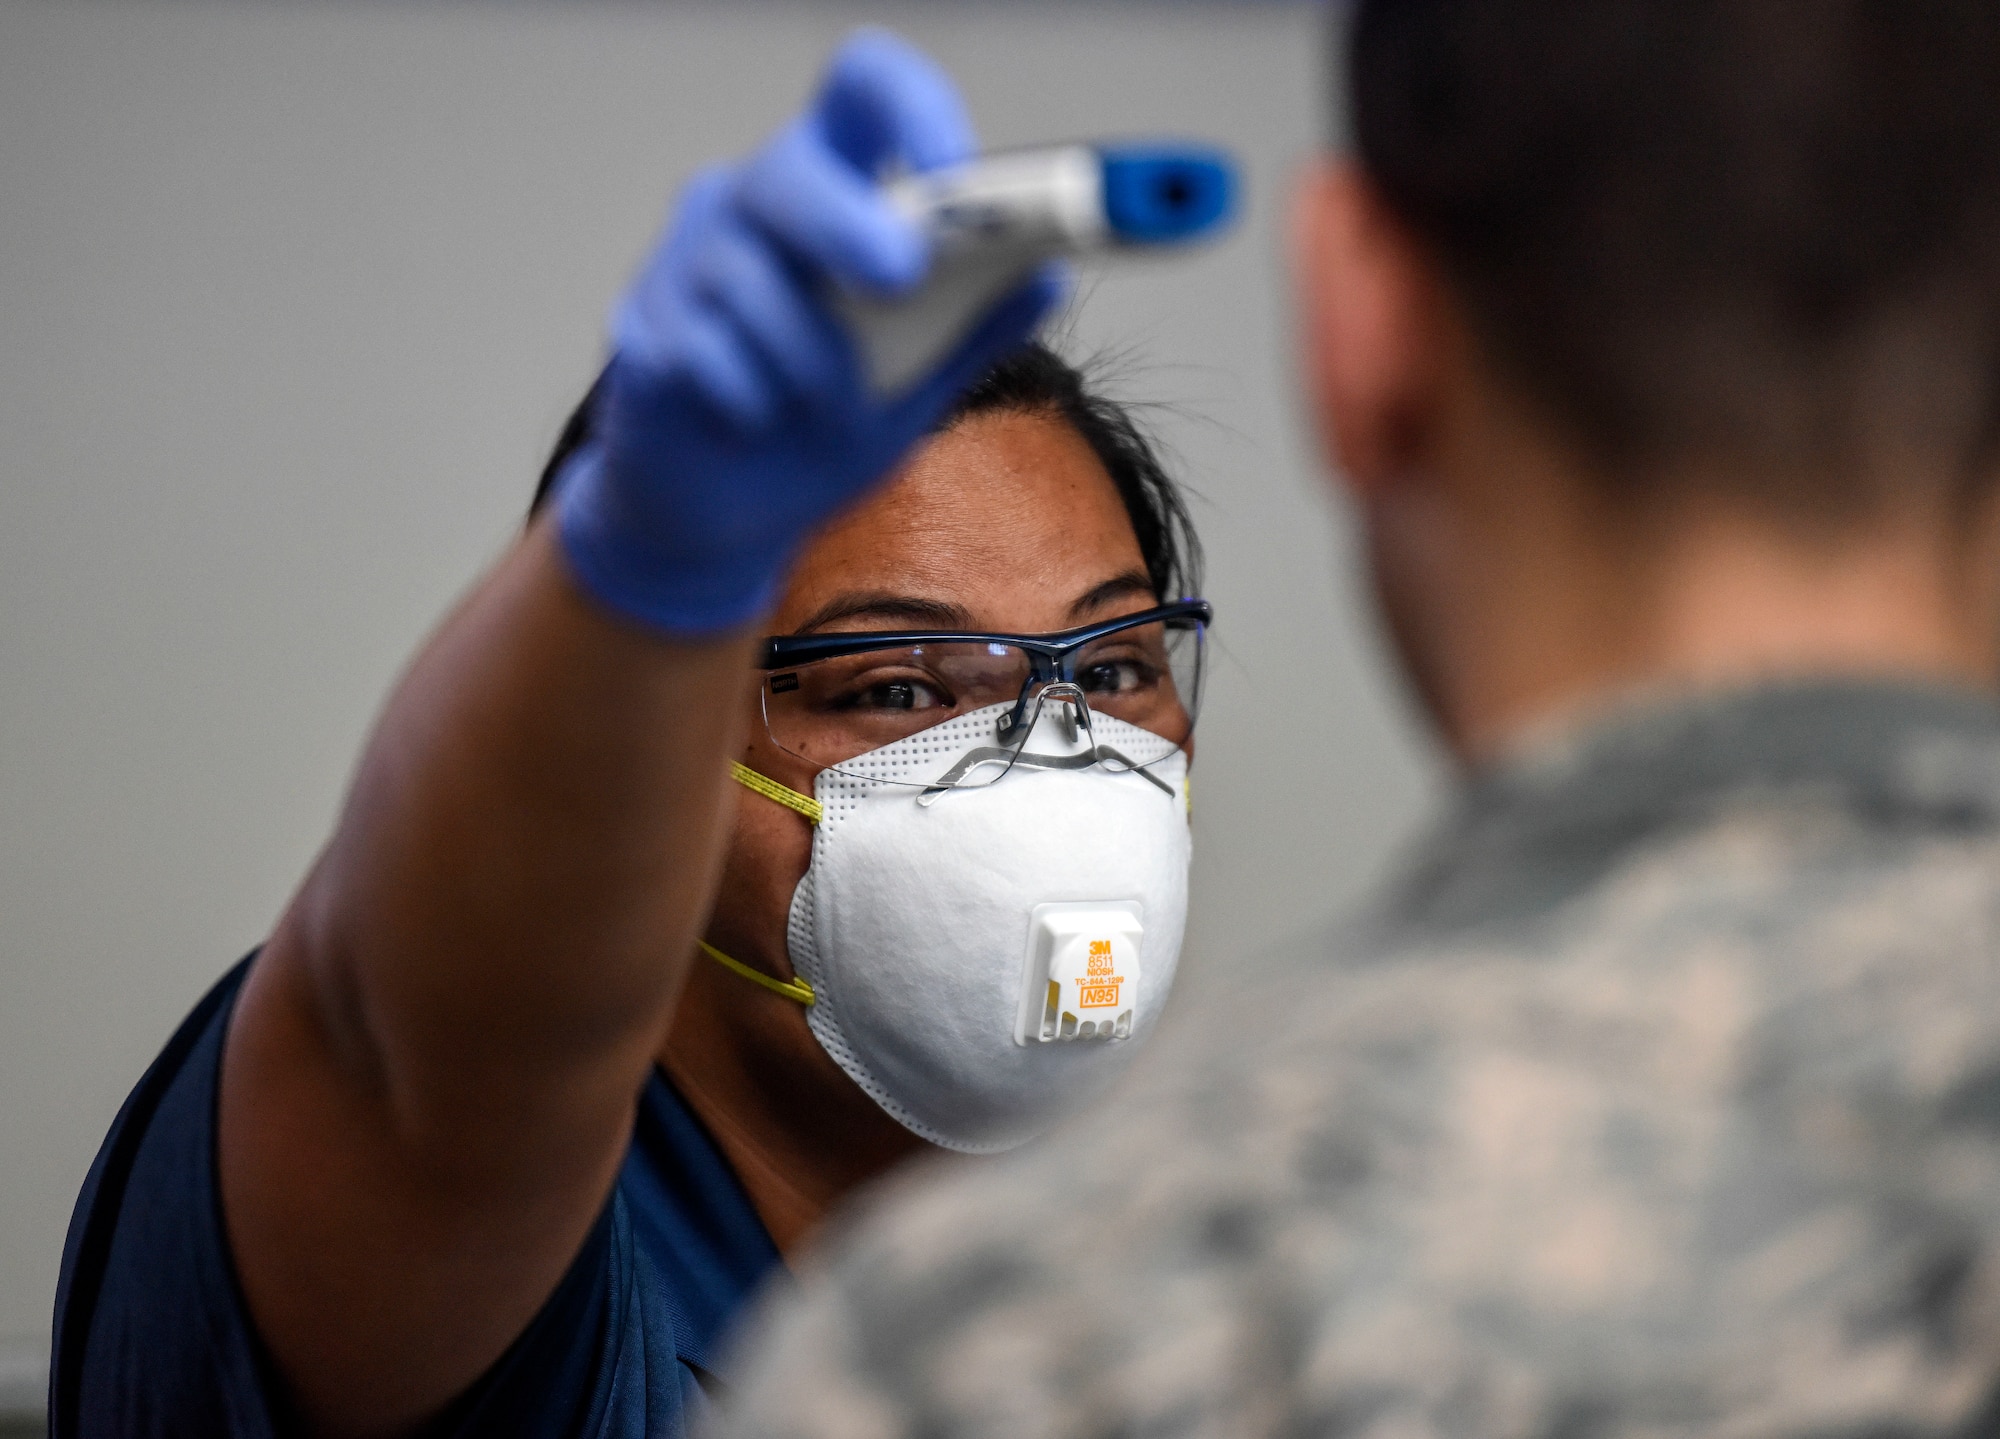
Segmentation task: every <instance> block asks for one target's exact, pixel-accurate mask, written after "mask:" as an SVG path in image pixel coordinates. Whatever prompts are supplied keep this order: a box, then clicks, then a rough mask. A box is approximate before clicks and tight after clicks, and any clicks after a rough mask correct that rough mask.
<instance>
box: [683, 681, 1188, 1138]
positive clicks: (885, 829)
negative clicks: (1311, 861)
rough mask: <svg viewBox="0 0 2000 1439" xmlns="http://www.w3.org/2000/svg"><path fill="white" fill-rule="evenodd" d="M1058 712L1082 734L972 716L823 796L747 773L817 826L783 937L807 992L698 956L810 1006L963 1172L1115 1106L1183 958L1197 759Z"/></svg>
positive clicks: (835, 773)
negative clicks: (1100, 1106)
mask: <svg viewBox="0 0 2000 1439" xmlns="http://www.w3.org/2000/svg"><path fill="white" fill-rule="evenodd" d="M1049 708H1050V709H1053V710H1062V711H1063V712H1064V713H1065V715H1067V716H1068V717H1067V718H1066V719H1064V720H1061V721H1058V722H1050V721H1048V720H1042V721H1041V722H1040V723H1032V722H1031V723H1030V724H1029V725H1028V728H1029V730H1030V734H1029V736H1028V737H1027V739H1026V740H1025V741H1019V740H1017V741H1016V743H1014V744H1012V745H1008V746H1005V747H1001V746H999V745H997V744H996V736H997V732H998V731H999V730H1001V729H1003V728H1004V727H1005V725H1006V722H1007V717H1008V715H1009V713H1010V711H1014V712H1016V713H1018V707H1017V706H1013V705H1009V704H1005V703H1003V704H996V705H992V706H989V707H986V708H982V709H978V710H974V711H971V712H968V713H963V714H960V715H958V716H956V717H954V718H952V719H949V720H947V721H945V722H944V723H942V724H938V725H935V726H933V727H932V728H929V729H925V730H920V731H918V732H917V733H915V734H912V735H909V736H907V737H906V738H903V739H899V740H897V741H895V742H894V743H891V744H887V745H884V746H882V747H881V748H878V749H874V750H870V751H867V752H866V753H863V754H861V755H859V756H857V757H855V758H852V759H846V760H843V761H842V762H841V763H840V764H839V766H838V767H837V768H835V767H829V768H826V769H823V770H822V771H821V772H820V774H819V776H818V778H817V779H816V780H815V781H814V784H813V794H812V796H811V797H810V798H808V797H806V796H804V795H801V794H798V793H797V792H795V791H793V790H790V789H788V788H786V787H785V786H783V785H780V784H778V783H777V782H775V781H773V780H771V779H768V778H767V777H765V776H763V775H760V774H757V773H755V772H754V771H751V770H748V769H745V768H744V767H742V766H738V767H737V769H736V774H737V778H738V779H739V780H741V781H742V782H743V783H744V784H745V785H747V786H749V787H750V788H751V789H753V790H755V791H756V792H757V793H759V794H762V795H764V796H766V797H767V798H770V799H774V800H777V801H778V802H779V803H782V804H787V805H789V806H791V807H792V808H794V809H796V810H798V811H800V812H801V813H802V814H805V815H806V816H807V817H808V818H809V819H811V820H813V823H814V830H813V847H812V861H811V863H810V864H809V865H808V866H807V869H806V873H805V876H804V878H802V879H801V880H800V881H799V885H798V888H797V889H796V890H795V891H794V893H793V895H792V907H791V918H790V924H789V927H788V930H787V942H788V946H789V949H790V952H791V960H792V967H793V969H794V971H795V972H796V974H797V976H798V978H797V980H795V981H793V982H792V983H789V984H787V983H784V982H781V981H778V980H775V979H773V978H772V977H771V976H768V975H765V974H762V973H759V972H757V971H755V970H752V969H750V968H749V967H748V966H746V965H743V964H740V963H738V962H737V961H735V960H732V959H730V958H728V957H727V956H725V955H723V954H721V953H720V952H719V951H717V950H715V949H714V948H713V947H711V946H709V945H706V944H704V945H703V946H702V948H703V949H704V951H706V952H707V953H708V954H709V955H710V956H711V957H713V958H715V959H717V960H719V961H720V962H722V963H723V964H725V965H727V966H728V967H729V968H731V969H733V970H736V971H737V972H738V973H741V974H744V975H745V976H746V977H748V978H751V979H753V980H755V981H757V982H758V983H760V984H763V985H765V986H766V987H767V988H771V989H775V990H777V991H778V992H779V993H782V994H786V995H788V996H789V997H791V998H793V999H795V1000H797V1001H799V1002H800V1003H803V1004H806V1005H808V1006H809V1007H808V1011H807V1022H808V1024H809V1025H810V1027H811V1030H812V1033H813V1035H814V1037H815V1038H816V1039H818V1041H819V1043H820V1045H821V1046H822V1047H823V1048H824V1049H825V1050H826V1052H827V1053H828V1054H829V1055H831V1056H832V1058H833V1060H834V1062H835V1063H837V1064H838V1065H839V1066H840V1067H841V1068H842V1069H843V1070H845V1071H846V1072H847V1074H848V1075H849V1076H850V1077H851V1078H852V1079H853V1080H854V1082H855V1083H856V1084H858V1085H860V1086H861V1088H862V1089H864V1090H865V1091H867V1093H868V1094H869V1095H870V1096H871V1097H872V1098H873V1099H874V1100H875V1102H876V1103H878V1104H879V1105H881V1106H882V1108H883V1109H884V1110H886V1111H887V1112H888V1113H889V1114H890V1115H892V1116H893V1117H894V1118H895V1119H897V1120H898V1121H900V1122H901V1123H902V1124H903V1125H904V1126H906V1127H907V1128H908V1129H910V1130H911V1131H913V1132H914V1133H916V1134H918V1135H921V1136H922V1137H923V1138H925V1139H927V1140H929V1141H931V1142H932V1143H933V1144H938V1145H941V1146H943V1147H944V1148H947V1149H955V1150H960V1151H964V1152H966V1153H991V1152H994V1151H998V1150H1003V1149H1010V1148H1012V1147H1014V1146H1015V1145H1018V1144H1020V1143H1022V1142H1023V1141H1025V1140H1027V1139H1030V1138H1032V1137H1033V1136H1034V1135H1036V1134H1038V1133H1040V1132H1041V1131H1042V1130H1044V1129H1046V1128H1048V1127H1049V1126H1050V1125H1051V1124H1052V1123H1054V1122H1055V1121H1056V1120H1058V1119H1059V1118H1061V1117H1062V1116H1064V1115H1065V1114H1068V1113H1070V1112H1073V1111H1075V1110H1076V1109H1078V1108H1080V1107H1082V1106H1084V1105H1086V1104H1087V1103H1088V1102H1089V1101H1091V1100H1092V1099H1093V1098H1095V1097H1096V1096H1097V1095H1099V1094H1100V1093H1102V1092H1103V1091H1104V1089H1105V1088H1106V1087H1107V1086H1109V1085H1110V1083H1111V1082H1112V1081H1113V1080H1114V1079H1115V1078H1116V1077H1117V1076H1118V1075H1119V1074H1120V1073H1121V1072H1122V1071H1123V1070H1124V1069H1125V1068H1126V1066H1127V1065H1128V1064H1129V1063H1130V1062H1131V1060H1132V1057H1133V1054H1134V1051H1135V1050H1136V1048H1137V1046H1138V1042H1139V1041H1140V1040H1142V1039H1144V1038H1145V1037H1146V1035H1147V1034H1148V1033H1149V1032H1150V1031H1151V1030H1152V1028H1153V1025H1154V1024H1155V1022H1156V1021H1157V1020H1158V1018H1159V1014H1160V1010H1161V1007H1162V1006H1163V1005H1164V1003H1165V1001H1166V997H1167V991H1168V989H1169V987H1170V986H1171V985H1172V983H1173V978H1174V968H1175V964H1176V962H1177V961H1178V959H1179V957H1180V948H1181V935H1182V931H1183V928H1184V927H1185V923H1186V919H1187V878H1188V857H1189V831H1188V806H1187V759H1186V756H1185V754H1183V753H1182V752H1181V750H1180V749H1179V748H1177V747H1171V748H1169V749H1168V752H1167V753H1165V754H1164V755H1162V754H1161V750H1162V748H1163V745H1162V741H1161V738H1160V736H1158V735H1156V734H1151V733H1148V732H1146V731H1144V730H1141V729H1139V728H1138V727H1136V726H1134V725H1131V724H1128V723H1125V722H1124V721H1121V720H1119V719H1116V718H1114V717H1111V716H1109V715H1103V714H1091V713H1089V712H1088V711H1087V710H1085V708H1084V705H1083V703H1082V699H1081V696H1080V695H1079V696H1078V699H1077V703H1076V704H1075V706H1074V709H1073V710H1071V709H1070V708H1069V707H1067V706H1063V705H1054V706H1050V707H1049ZM1077 716H1081V722H1080V723H1079V722H1078V719H1077ZM1128 756H1144V757H1145V758H1144V759H1143V760H1142V761H1140V762H1139V764H1135V763H1133V762H1131V761H1130V760H1128V758H1127V757H1128ZM1140 764H1143V767H1140ZM995 770H999V771H1003V772H1004V778H996V779H993V780H992V782H988V783H981V782H980V780H981V778H982V771H985V772H986V774H988V775H990V774H991V773H992V772H993V771H995Z"/></svg>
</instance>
